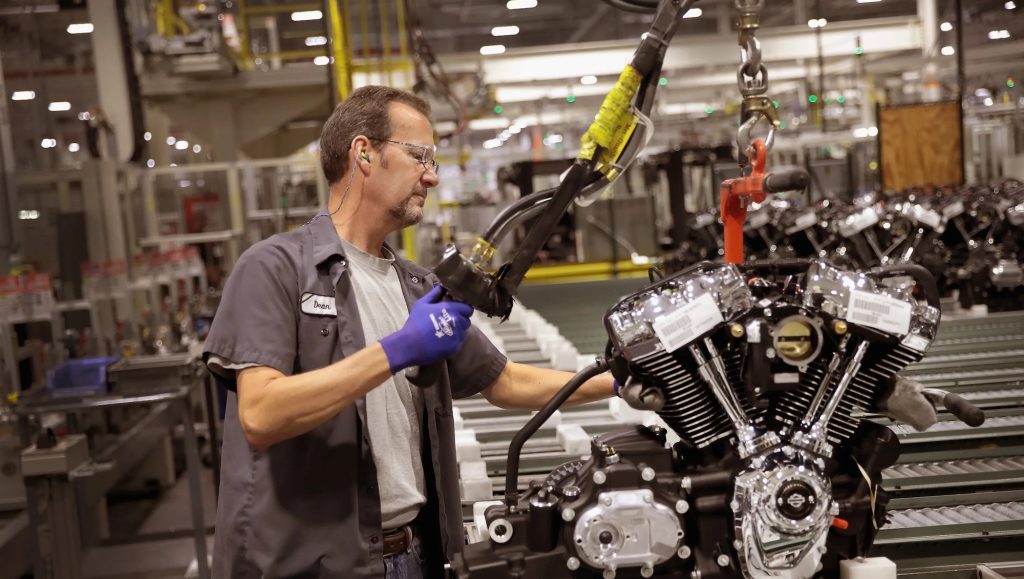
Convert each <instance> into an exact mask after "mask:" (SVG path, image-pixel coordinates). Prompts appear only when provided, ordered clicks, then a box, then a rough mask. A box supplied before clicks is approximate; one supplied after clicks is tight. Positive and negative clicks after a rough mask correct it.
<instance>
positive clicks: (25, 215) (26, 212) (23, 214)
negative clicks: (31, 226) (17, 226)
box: [18, 209, 39, 221]
mask: <svg viewBox="0 0 1024 579" xmlns="http://www.w3.org/2000/svg"><path fill="white" fill-rule="evenodd" d="M18 219H21V220H22V221H31V220H33V219H39V210H38V209H22V210H20V211H18Z"/></svg>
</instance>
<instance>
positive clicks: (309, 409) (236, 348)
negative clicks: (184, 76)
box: [204, 86, 613, 579]
mask: <svg viewBox="0 0 1024 579" xmlns="http://www.w3.org/2000/svg"><path fill="white" fill-rule="evenodd" d="M429 115H430V109H429V106H428V104H427V103H426V102H424V101H423V100H422V99H420V98H419V97H417V96H415V95H412V94H410V93H407V92H404V91H399V90H396V89H391V88H387V87H376V86H371V87H363V88H360V89H358V90H356V91H354V92H353V93H352V95H351V96H350V97H349V98H348V99H347V100H345V101H344V102H343V103H341V104H340V105H339V106H338V107H337V109H335V111H334V113H333V114H332V115H331V117H330V119H328V121H327V123H326V125H325V126H324V129H323V133H322V136H321V139H320V155H321V163H322V165H323V169H324V174H325V175H326V177H327V180H328V182H329V183H330V198H329V202H328V212H325V213H322V214H320V215H318V216H316V217H315V218H314V219H313V220H311V221H310V222H309V223H307V224H306V225H305V226H303V227H301V228H299V229H297V230H295V231H291V232H288V233H283V234H278V235H274V236H272V237H270V238H269V239H266V240H264V241H261V242H259V243H256V244H255V245H253V246H252V247H250V248H249V249H248V250H247V251H246V252H245V253H244V254H243V255H242V256H241V257H240V258H239V260H238V262H237V263H236V265H235V267H234V269H233V271H232V272H231V275H230V277H229V278H228V281H227V285H226V287H225V290H224V294H223V298H222V299H221V304H220V308H219V309H218V311H217V315H216V317H215V318H214V321H213V326H212V328H211V330H210V334H209V337H208V338H207V340H206V345H205V353H204V359H205V360H206V362H207V364H208V366H209V368H210V369H211V371H212V372H213V373H214V374H215V375H216V376H217V378H218V380H219V381H221V382H222V383H223V384H224V385H225V386H226V387H227V388H228V390H229V391H230V392H229V399H228V405H227V413H226V416H225V419H224V443H223V444H224V448H223V456H224V460H223V464H222V468H221V488H220V500H219V504H218V512H217V533H216V538H215V543H214V576H215V577H220V578H228V577H232V578H234V577H252V578H254V579H255V578H266V579H271V578H277V577H316V578H321V579H329V578H339V579H340V578H343V577H344V578H366V577H387V578H388V579H406V578H408V579H416V578H418V577H436V576H439V575H440V574H441V573H442V569H443V565H444V563H445V562H446V561H449V560H451V558H452V556H453V555H454V554H455V553H456V552H458V551H460V550H461V549H462V545H463V530H462V511H461V502H460V498H459V492H458V483H457V481H458V471H457V468H456V461H455V444H454V432H455V427H454V423H453V420H452V399H453V398H464V397H467V396H472V395H474V394H477V393H482V394H483V395H484V397H486V398H487V399H488V400H489V401H490V402H491V403H493V404H495V405H497V406H499V407H502V408H519V409H530V408H540V407H541V406H543V405H544V403H545V402H547V401H548V400H549V399H550V398H551V396H552V395H553V394H554V393H555V392H556V391H557V390H558V389H559V388H560V387H561V386H562V385H564V384H565V382H566V381H567V380H568V379H569V377H570V375H569V374H567V373H565V372H558V371H555V370H548V369H541V368H534V367H530V366H525V365H522V364H516V363H513V362H510V361H508V360H507V359H506V358H505V357H504V356H503V355H502V354H501V353H500V352H499V351H498V350H497V349H495V347H494V346H493V345H492V344H491V343H490V342H489V341H488V340H487V338H486V337H484V335H483V334H482V333H481V332H480V331H479V330H477V329H476V328H474V327H472V325H471V323H470V316H471V315H472V313H473V311H472V309H471V308H470V307H469V306H467V305H465V304H460V303H456V302H449V301H444V300H442V299H441V298H440V288H438V287H435V284H436V279H435V278H434V277H433V275H432V274H430V273H429V272H427V271H426V270H424V269H422V268H420V267H419V266H417V265H415V264H414V263H412V262H410V261H408V260H405V259H403V258H402V257H400V256H398V255H397V254H396V253H395V252H394V251H393V250H392V249H391V248H390V247H389V246H388V244H387V243H385V241H384V239H385V237H386V236H387V235H388V234H390V233H392V232H395V231H398V230H400V229H402V228H404V227H408V226H410V225H413V224H415V223H418V222H419V221H420V219H421V218H422V216H423V203H424V200H425V199H426V196H427V192H428V190H429V189H430V188H431V187H434V186H436V185H437V184H438V176H437V164H436V162H435V161H434V151H435V148H434V146H433V129H432V127H431V124H430V120H429ZM436 362H441V363H442V364H443V367H444V371H443V372H441V373H440V376H439V378H438V379H437V381H436V382H435V383H434V384H430V385H428V386H425V387H423V388H420V387H418V386H412V385H410V383H409V381H408V380H407V379H406V372H407V371H409V370H410V369H414V368H416V367H418V366H425V365H430V364H434V363H436ZM612 393H613V381H612V378H611V376H610V375H603V376H599V377H597V378H594V379H592V380H591V381H590V382H588V383H587V384H585V385H584V386H583V387H582V388H581V389H580V390H579V391H578V392H577V393H576V394H575V395H574V396H573V398H572V399H570V403H582V402H588V401H592V400H598V399H601V398H605V397H608V396H611V395H612Z"/></svg>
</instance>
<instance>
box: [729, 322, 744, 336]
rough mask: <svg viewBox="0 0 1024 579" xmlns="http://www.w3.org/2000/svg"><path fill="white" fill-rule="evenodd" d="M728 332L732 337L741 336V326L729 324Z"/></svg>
mask: <svg viewBox="0 0 1024 579" xmlns="http://www.w3.org/2000/svg"><path fill="white" fill-rule="evenodd" d="M729 333H730V334H732V337H734V338H742V337H743V326H742V325H741V324H733V325H731V326H729Z"/></svg>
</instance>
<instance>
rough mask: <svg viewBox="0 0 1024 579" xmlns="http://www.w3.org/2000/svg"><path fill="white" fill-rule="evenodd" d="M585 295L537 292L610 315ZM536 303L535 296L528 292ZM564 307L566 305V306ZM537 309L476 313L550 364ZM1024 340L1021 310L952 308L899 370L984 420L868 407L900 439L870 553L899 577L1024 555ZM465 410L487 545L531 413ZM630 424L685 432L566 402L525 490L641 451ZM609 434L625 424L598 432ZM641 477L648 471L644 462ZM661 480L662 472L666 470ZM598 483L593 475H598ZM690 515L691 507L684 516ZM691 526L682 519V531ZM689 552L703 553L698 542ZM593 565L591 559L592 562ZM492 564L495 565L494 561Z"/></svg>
mask: <svg viewBox="0 0 1024 579" xmlns="http://www.w3.org/2000/svg"><path fill="white" fill-rule="evenodd" d="M591 285H595V286H597V285H600V284H599V283H594V284H591ZM580 291H587V290H586V289H584V290H580ZM578 293H579V292H577V294H575V295H578ZM583 302H584V300H579V299H574V300H573V301H572V303H571V304H569V303H558V302H556V303H550V302H546V303H545V302H537V303H536V305H537V306H538V307H539V308H540V310H539V311H541V312H544V313H549V315H557V312H559V311H561V310H564V309H565V308H569V309H570V310H572V311H571V314H572V315H579V314H581V313H583V312H584V311H590V312H591V313H592V314H593V315H594V316H598V317H599V316H600V313H601V307H600V305H598V304H593V303H590V304H588V305H582V304H583ZM527 305H533V304H532V303H531V302H527ZM560 313H561V315H562V316H565V315H566V312H564V311H561V312H560ZM538 318H540V316H539V314H538V313H537V312H531V311H524V312H520V313H518V314H516V315H514V316H513V317H512V319H511V320H510V321H509V322H506V323H503V324H496V323H493V322H487V321H484V322H477V323H478V324H480V323H482V324H483V325H484V327H485V331H486V332H487V333H488V334H490V335H491V336H493V338H492V339H494V340H495V341H496V342H497V343H499V344H500V345H501V346H502V347H504V349H505V350H506V352H507V353H508V355H509V357H510V358H511V359H512V360H513V361H520V362H524V363H532V364H538V363H541V364H543V363H544V362H545V361H548V360H551V358H549V354H550V353H552V352H553V350H552V349H551V348H550V346H549V344H550V343H552V341H555V340H557V338H552V337H551V336H550V332H551V330H550V327H549V326H547V325H546V324H544V322H543V321H541V320H539V319H538ZM588 332H589V328H585V327H581V328H576V329H574V330H573V331H572V332H567V333H568V334H569V337H570V338H572V339H574V340H575V341H577V342H579V343H583V341H584V340H585V339H586V336H585V334H586V333H588ZM1022 344H1024V314H1022V313H1016V312H1015V313H1009V312H1008V313H1001V314H993V315H989V316H984V317H969V316H962V315H961V316H960V317H950V316H946V317H944V319H943V321H942V324H941V328H940V330H939V331H938V333H937V334H936V336H935V339H934V341H933V342H932V346H931V348H930V349H929V352H928V355H927V356H925V357H924V358H923V359H921V360H920V361H919V362H916V363H914V364H911V365H909V366H908V367H907V368H906V369H904V370H903V371H902V372H901V374H902V375H903V376H905V377H907V378H911V379H913V380H915V381H918V382H920V383H921V384H923V385H924V386H925V387H927V388H936V389H943V390H948V391H951V392H955V393H957V394H959V395H961V396H963V397H964V398H965V399H967V400H969V401H971V402H972V403H973V404H975V405H977V406H978V407H980V408H983V409H984V410H985V413H986V415H987V419H986V420H985V423H984V424H983V425H982V426H980V427H977V428H975V427H970V426H968V425H966V424H964V423H963V422H961V421H960V420H958V419H957V418H956V416H954V415H952V414H950V413H948V412H940V413H939V415H938V421H937V422H936V423H935V425H934V426H932V427H931V428H929V429H927V430H926V431H924V432H917V431H916V430H914V429H913V428H910V427H908V426H906V425H901V424H894V423H893V422H892V421H891V420H889V419H888V418H886V417H884V416H883V415H880V414H864V415H863V416H864V417H865V418H867V419H868V421H869V422H871V423H872V424H878V425H883V426H888V427H889V429H891V431H892V432H893V433H894V434H895V438H896V439H898V441H899V445H900V452H899V456H898V458H896V459H895V463H894V464H892V465H891V466H887V467H885V468H883V469H881V485H880V489H879V491H880V492H879V494H880V495H882V494H884V495H887V502H888V504H887V505H886V506H885V508H886V509H887V511H888V512H887V514H886V515H885V523H884V525H881V529H880V530H879V531H878V535H877V537H876V539H875V541H874V545H873V546H872V548H871V549H870V554H872V555H876V556H886V557H889V558H891V559H892V560H894V561H896V562H897V564H898V565H899V570H900V574H901V576H908V577H934V578H955V577H964V578H966V577H977V576H978V566H979V565H988V566H991V567H992V568H995V569H997V568H998V567H999V566H1000V565H1005V564H1008V563H1012V562H1014V561H1021V560H1024V549H1022V548H1021V545H1024V410H1022V408H1021V406H1022V404H1024V358H1022V357H1021V355H1020V354H1021V348H1022ZM544 350H547V351H548V352H549V354H545V353H544ZM584 358H585V357H584ZM552 361H553V360H552ZM456 415H457V426H458V427H459V428H460V429H461V430H460V431H459V432H458V434H457V445H458V450H459V454H460V468H461V479H462V485H463V492H464V496H465V497H466V499H467V500H466V502H465V503H464V514H465V517H466V521H467V528H468V534H469V537H470V540H471V541H482V542H483V543H482V544H484V545H486V544H488V543H490V542H491V541H492V539H491V536H490V532H489V528H490V524H489V523H488V522H487V518H486V517H485V516H484V513H485V512H486V510H487V509H488V508H494V507H495V505H500V503H501V501H500V500H495V497H501V496H503V495H504V494H505V493H506V488H505V485H506V478H507V474H508V471H507V470H506V457H507V456H508V452H509V446H510V444H511V441H512V438H513V437H514V436H515V434H516V433H517V432H518V431H519V430H520V428H521V427H522V426H523V425H524V424H526V422H527V421H528V420H529V419H530V418H531V416H532V415H531V413H529V412H520V413H515V412H509V411H498V410H496V409H494V408H493V407H491V406H490V405H489V404H487V402H486V401H485V400H483V399H482V398H473V399H469V400H464V401H458V402H456ZM858 416H861V415H858ZM623 422H634V423H638V424H647V425H650V426H651V428H652V431H651V432H653V433H660V434H658V435H659V436H665V435H667V438H668V440H669V442H671V441H672V440H674V439H675V440H677V439H678V437H675V436H673V434H674V433H673V431H672V430H671V429H669V428H667V425H666V423H665V421H664V420H662V419H660V418H659V417H658V416H657V414H656V413H654V412H650V411H647V412H639V411H636V410H633V409H631V408H629V407H627V406H626V405H625V403H624V401H622V400H620V399H615V400H612V401H610V403H609V402H600V403H593V404H587V405H583V406H579V407H570V408H562V409H561V410H560V411H559V412H558V413H557V414H555V415H553V416H552V417H551V418H550V419H548V420H547V421H546V422H545V424H544V425H543V426H541V428H540V429H539V430H538V431H537V433H536V435H535V436H534V437H533V438H531V439H530V440H529V442H527V443H526V444H525V446H524V447H523V454H522V458H521V460H520V461H519V470H518V475H517V477H516V479H515V484H516V491H518V492H523V493H526V494H527V495H530V494H533V495H534V496H535V495H536V494H537V493H539V492H540V491H541V490H543V489H544V488H545V484H550V483H551V482H552V481H553V480H558V479H559V478H564V479H566V480H569V481H570V482H577V481H578V480H579V477H578V476H576V477H573V476H567V471H568V470H571V469H578V468H579V465H580V464H582V463H581V462H580V458H581V456H583V457H584V458H587V456H586V455H589V454H590V453H591V450H592V449H591V445H592V444H595V443H596V444H606V445H609V446H611V447H613V448H616V449H617V450H618V452H619V453H622V454H623V455H624V457H625V453H626V452H627V450H626V449H633V448H634V444H630V441H629V440H628V436H632V434H631V433H627V435H626V436H624V435H623V434H622V433H623V431H622V424H623ZM609 432H611V433H616V434H610V435H607V436H604V437H601V436H600V435H604V434H605V433H609ZM636 432H637V433H639V432H641V431H640V430H637V431H636ZM638 436H639V435H638ZM643 436H648V435H647V434H644V435H643ZM594 437H598V438H594ZM624 438H625V439H624ZM649 464H651V465H654V464H655V463H653V462H650V463H649ZM588 474H589V473H588ZM589 476H590V477H593V475H592V474H589ZM639 476H640V479H639V480H641V481H642V480H643V478H642V477H643V474H642V472H641V473H640V475H639ZM656 480H658V481H662V478H661V476H660V475H659V476H658V477H657V479H656ZM592 481H593V478H591V481H590V482H591V484H592ZM605 484H611V483H607V482H606V483H605ZM641 484H642V483H641ZM679 484H682V483H681V482H680V483H679ZM692 484H693V483H692V480H691V485H692ZM572 486H576V485H569V487H570V488H569V493H570V494H573V493H574V492H576V491H575V490H573V489H572V488H571V487H572ZM579 486H580V487H585V486H586V484H585V483H584V484H580V485H579ZM563 489H564V487H563ZM563 492H564V490H563ZM488 499H489V500H488ZM474 505H475V506H476V509H475V511H476V512H475V514H476V516H475V517H474ZM670 506H671V504H670ZM691 514H692V513H691ZM723 517H725V515H723ZM686 518H687V516H686V515H683V519H686ZM686 531H687V530H686V529H684V533H685V532H686ZM530 535H531V536H532V533H530ZM505 544H509V543H505ZM678 551H679V549H677V556H678V555H679V553H678ZM686 552H687V551H686V550H683V553H686ZM690 553H691V557H693V556H694V555H693V550H691V551H690ZM549 554H550V552H549ZM563 555H565V554H564V553H563ZM563 561H564V562H563V563H562V566H561V568H560V569H558V570H554V569H552V570H551V571H550V573H551V574H550V575H549V576H565V577H569V576H574V575H573V574H572V572H571V571H570V569H569V567H568V563H567V561H568V557H565V558H564V559H563ZM732 563H733V564H734V563H735V562H734V561H733V562H732ZM715 565H716V566H717V561H716V562H715ZM587 568H588V566H587V565H586V564H585V563H584V564H583V571H586V569H587ZM494 569H495V568H493V567H491V568H490V571H494ZM642 569H643V567H642V566H639V567H636V568H632V569H630V568H628V567H624V566H620V568H619V569H618V573H619V576H626V577H629V576H641V575H640V573H642ZM602 571H603V570H602ZM691 572H692V571H691ZM598 575H600V574H598ZM658 575H659V576H660V575H661V574H660V573H659V574H658ZM494 576H502V575H494ZM527 576H529V575H527ZM575 576H587V575H585V574H582V573H581V574H579V575H575ZM678 576H681V577H690V576H691V575H690V574H689V573H685V574H681V575H678ZM702 576H704V577H707V576H709V575H708V574H707V573H704V574H702ZM822 576H824V577H829V576H835V574H834V573H833V574H828V573H825V574H823V575H822ZM990 576H992V577H999V576H1001V575H990ZM1008 576H1009V575H1008Z"/></svg>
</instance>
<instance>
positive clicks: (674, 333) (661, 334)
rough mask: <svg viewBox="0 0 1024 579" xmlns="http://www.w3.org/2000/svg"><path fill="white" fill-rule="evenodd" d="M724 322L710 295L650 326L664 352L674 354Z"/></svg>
mask: <svg viewBox="0 0 1024 579" xmlns="http://www.w3.org/2000/svg"><path fill="white" fill-rule="evenodd" d="M724 321H725V318H723V317H722V312H721V310H719V309H718V304H717V303H716V302H715V298H713V297H711V294H704V295H702V296H700V297H699V298H697V299H695V300H693V301H692V302H690V303H688V304H686V305H685V306H682V307H681V308H679V309H678V310H676V311H674V312H672V313H670V314H667V315H665V316H662V317H660V318H658V319H656V320H654V323H653V324H652V326H653V327H654V333H655V335H657V336H658V339H659V340H661V343H662V345H664V346H665V350H667V351H669V352H674V351H676V350H678V349H679V348H682V347H683V346H685V345H687V344H689V343H690V342H692V341H694V340H696V339H697V338H698V337H700V335H701V334H703V333H704V332H707V331H708V330H710V329H712V328H714V327H715V326H717V325H718V324H721V323H722V322H724Z"/></svg>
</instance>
